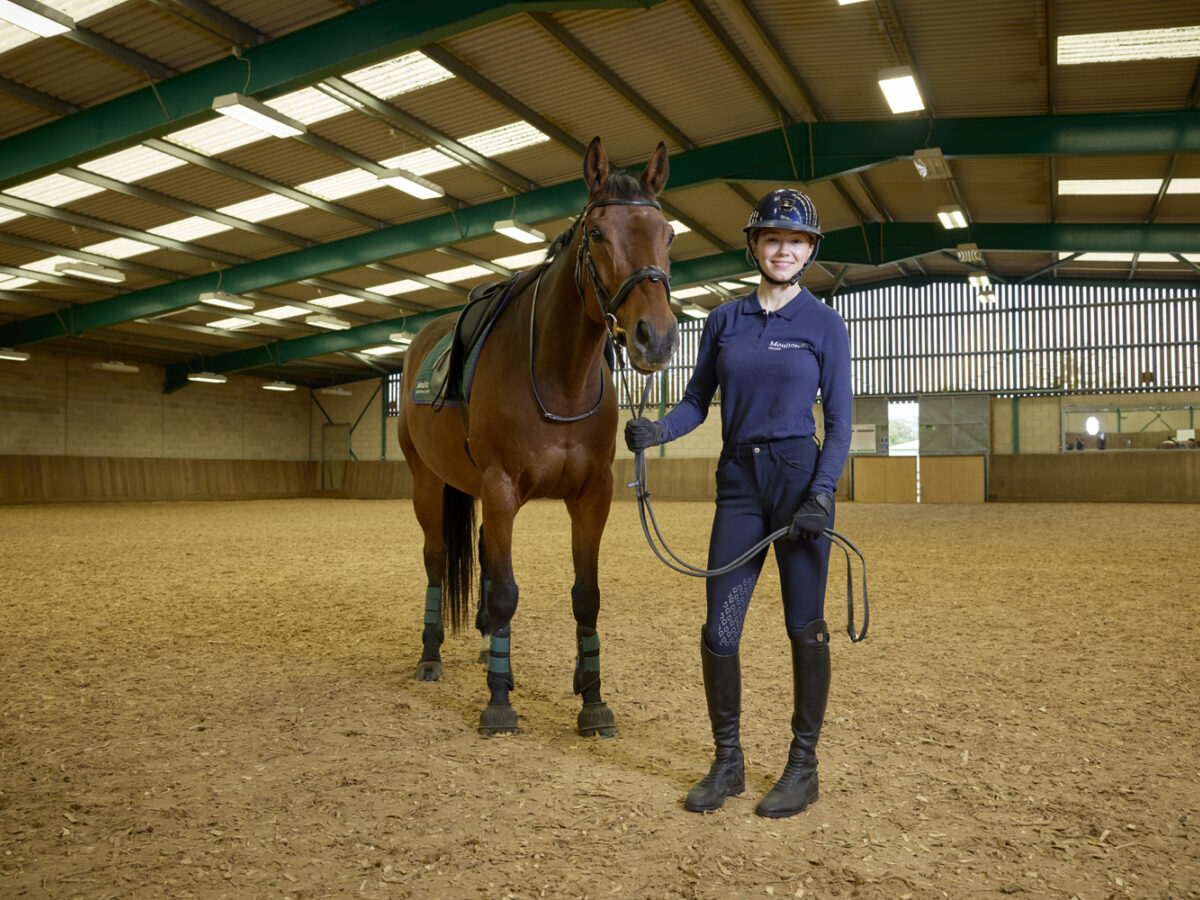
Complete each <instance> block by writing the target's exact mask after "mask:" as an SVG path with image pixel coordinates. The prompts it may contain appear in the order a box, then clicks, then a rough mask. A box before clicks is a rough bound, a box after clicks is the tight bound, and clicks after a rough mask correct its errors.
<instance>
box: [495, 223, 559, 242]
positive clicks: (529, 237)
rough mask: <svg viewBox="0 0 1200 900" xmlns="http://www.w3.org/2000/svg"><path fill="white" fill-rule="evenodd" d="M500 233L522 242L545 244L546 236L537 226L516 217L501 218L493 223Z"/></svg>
mask: <svg viewBox="0 0 1200 900" xmlns="http://www.w3.org/2000/svg"><path fill="white" fill-rule="evenodd" d="M492 228H494V229H495V230H496V232H497V233H498V234H502V235H504V236H505V237H510V238H512V239H513V240H514V241H520V242H521V243H522V244H544V243H545V242H546V236H545V235H544V234H542V233H541V232H540V231H538V230H537V229H536V228H531V227H529V226H528V225H526V224H525V223H524V222H520V221H518V220H516V219H501V220H500V221H499V222H496V223H494V224H493V225H492Z"/></svg>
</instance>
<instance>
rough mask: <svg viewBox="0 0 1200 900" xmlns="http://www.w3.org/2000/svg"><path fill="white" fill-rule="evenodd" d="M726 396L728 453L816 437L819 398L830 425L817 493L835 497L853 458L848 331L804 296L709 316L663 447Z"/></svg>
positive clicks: (727, 307) (740, 305) (666, 420)
mask: <svg viewBox="0 0 1200 900" xmlns="http://www.w3.org/2000/svg"><path fill="white" fill-rule="evenodd" d="M718 388H720V390H721V439H722V441H724V443H725V444H726V446H729V445H734V444H753V443H759V442H762V441H774V440H780V439H784V438H795V437H807V436H808V435H812V434H815V433H816V422H815V421H814V419H813V414H812V407H813V404H814V403H815V402H816V397H817V391H818V390H819V391H820V393H821V408H822V412H823V413H824V417H825V441H824V443H823V445H822V447H821V455H820V459H819V460H818V462H817V471H816V475H815V477H814V479H813V485H812V490H813V491H814V492H824V493H826V494H833V492H834V491H835V489H836V487H837V479H838V476H839V475H841V473H842V468H843V467H844V466H845V464H846V456H847V454H848V453H849V452H850V425H851V406H852V390H851V386H850V338H849V335H848V333H847V331H846V323H845V322H844V321H843V320H842V317H841V315H840V314H839V313H838V312H837V310H835V309H833V308H832V307H829V306H826V305H825V304H824V303H822V302H821V301H820V300H819V299H817V298H816V297H815V296H814V295H813V294H812V292H810V291H809V290H808V289H807V288H801V290H800V293H799V294H798V295H796V296H795V297H793V298H792V300H791V301H790V302H788V303H787V304H786V305H784V306H783V307H782V308H781V309H779V310H776V311H775V312H771V313H768V312H766V311H765V310H763V308H762V306H761V305H760V304H759V302H758V293H757V292H752V293H750V294H748V295H746V296H745V297H742V298H741V299H739V300H734V301H731V302H729V303H724V304H722V305H721V306H718V307H717V308H716V309H714V310H713V311H712V313H710V314H709V316H708V319H707V321H706V322H705V323H704V333H703V334H702V335H701V337H700V349H699V352H698V354H697V356H696V368H695V370H694V371H693V372H692V377H691V379H690V380H689V381H688V385H687V390H686V391H685V392H684V395H683V399H682V400H680V401H679V404H678V405H677V406H676V407H675V408H674V409H672V410H671V411H670V412H669V413H667V415H665V416H663V418H662V419H661V420H660V422H661V424H662V429H663V438H664V440H667V441H671V440H674V439H675V438H678V437H682V436H683V435H685V434H687V433H688V432H690V431H692V430H693V429H695V428H696V427H697V426H699V425H700V423H701V422H703V421H704V420H705V418H707V416H708V410H709V407H710V406H711V404H712V400H713V396H714V394H715V393H716V391H717V389H718Z"/></svg>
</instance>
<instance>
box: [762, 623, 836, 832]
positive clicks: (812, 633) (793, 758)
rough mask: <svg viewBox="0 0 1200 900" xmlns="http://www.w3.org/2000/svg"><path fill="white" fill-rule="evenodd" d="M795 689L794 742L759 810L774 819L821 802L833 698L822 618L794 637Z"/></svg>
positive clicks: (793, 676)
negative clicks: (822, 744)
mask: <svg viewBox="0 0 1200 900" xmlns="http://www.w3.org/2000/svg"><path fill="white" fill-rule="evenodd" d="M792 689H793V692H794V698H795V699H794V708H793V711H792V745H791V747H790V748H789V749H788V761H787V765H786V766H785V767H784V769H783V775H782V776H780V779H779V781H777V782H776V783H775V787H773V788H771V790H770V791H769V792H768V793H767V796H765V797H763V800H762V802H761V803H760V804H758V808H757V809H755V812H756V813H758V814H759V815H760V816H767V817H768V818H771V819H782V818H784V817H785V816H794V815H795V814H796V813H798V812H801V811H802V810H803V809H804V808H805V807H807V806H808V805H809V804H810V803H816V802H817V738H818V737H820V735H821V723H822V722H823V721H824V720H825V702H826V700H827V699H828V698H829V631H828V629H827V628H826V627H825V622H824V621H822V620H820V619H818V620H817V621H815V622H810V623H809V624H808V625H807V626H806V627H805V629H804V631H803V632H801V634H800V637H798V638H793V639H792Z"/></svg>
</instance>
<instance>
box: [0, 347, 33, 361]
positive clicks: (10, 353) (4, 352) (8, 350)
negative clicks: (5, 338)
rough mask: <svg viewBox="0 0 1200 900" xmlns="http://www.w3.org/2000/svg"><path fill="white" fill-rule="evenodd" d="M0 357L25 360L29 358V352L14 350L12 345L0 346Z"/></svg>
mask: <svg viewBox="0 0 1200 900" xmlns="http://www.w3.org/2000/svg"><path fill="white" fill-rule="evenodd" d="M0 359H8V360H12V361H13V362H25V361H26V360H27V359H29V354H28V353H26V352H25V351H24V350H14V349H12V347H0Z"/></svg>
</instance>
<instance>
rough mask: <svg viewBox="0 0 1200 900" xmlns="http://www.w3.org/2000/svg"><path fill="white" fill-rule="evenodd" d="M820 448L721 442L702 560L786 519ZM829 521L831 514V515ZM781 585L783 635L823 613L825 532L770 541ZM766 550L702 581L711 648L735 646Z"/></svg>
mask: <svg viewBox="0 0 1200 900" xmlns="http://www.w3.org/2000/svg"><path fill="white" fill-rule="evenodd" d="M819 452H820V449H819V448H818V446H817V443H816V441H815V440H814V439H813V438H812V437H804V438H791V439H789V440H784V441H770V442H766V443H762V444H745V445H739V446H737V447H726V448H725V449H724V450H723V451H722V453H721V459H720V462H719V463H718V464H717V509H716V513H715V514H714V516H713V526H712V536H711V537H710V539H709V545H708V567H709V568H710V569H715V568H717V567H719V566H723V565H725V564H726V563H729V562H730V561H732V560H733V559H735V558H736V557H738V556H740V555H741V554H742V553H745V552H746V550H748V549H749V548H750V547H752V546H753V545H754V544H756V543H758V542H759V541H761V540H762V539H763V538H765V537H766V536H767V535H769V534H771V533H772V532H775V531H778V530H779V529H780V528H785V527H787V526H788V525H790V524H791V521H792V516H793V515H794V514H795V512H796V510H798V509H799V508H800V504H801V502H802V501H803V500H804V498H805V496H806V495H807V494H808V490H809V487H810V485H811V484H812V479H813V473H814V472H815V470H816V465H817V456H818V454H819ZM827 527H829V528H832V527H833V514H832V513H830V516H829V523H828V526H827ZM774 547H775V561H776V563H777V565H778V566H779V581H780V585H781V587H782V589H783V616H784V623H785V624H786V626H787V633H788V637H799V635H800V632H802V631H803V630H804V626H805V625H807V624H808V623H809V622H812V621H813V620H815V619H820V618H823V613H824V609H825V579H826V576H827V574H828V572H829V539H828V538H825V537H822V538H819V539H817V540H815V541H805V540H799V541H791V540H788V539H787V538H786V537H783V538H780V539H778V540H776V541H775V542H774ZM766 558H767V551H766V549H763V550H762V552H760V553H757V554H755V556H754V557H753V558H752V559H750V560H749V561H748V562H746V563H745V564H743V565H741V566H739V567H738V568H737V569H735V570H734V571H732V572H729V573H727V574H725V575H718V576H716V577H713V578H708V579H706V580H705V583H706V590H707V601H708V619H707V621H706V622H705V627H704V632H705V636H706V638H707V640H708V646H709V649H711V650H712V651H713V652H714V653H717V654H719V655H722V656H727V655H729V654H731V653H736V652H737V649H738V645H739V644H740V643H741V639H742V625H743V624H744V623H745V620H746V610H747V609H748V608H749V606H750V597H751V595H752V594H753V593H754V585H755V584H756V583H757V582H758V576H759V574H760V573H761V572H762V567H763V562H764V561H765V560H766Z"/></svg>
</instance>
